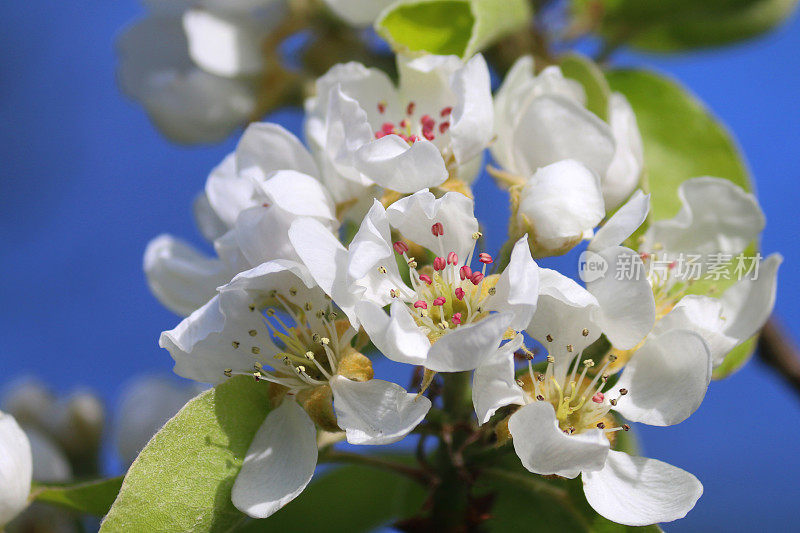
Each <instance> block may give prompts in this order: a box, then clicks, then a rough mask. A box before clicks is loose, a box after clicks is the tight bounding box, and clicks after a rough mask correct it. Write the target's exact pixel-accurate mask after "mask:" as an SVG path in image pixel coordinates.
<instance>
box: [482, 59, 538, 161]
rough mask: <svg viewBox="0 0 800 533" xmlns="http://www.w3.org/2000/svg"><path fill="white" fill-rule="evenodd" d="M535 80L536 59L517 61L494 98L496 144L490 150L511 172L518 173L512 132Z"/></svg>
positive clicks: (491, 145)
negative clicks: (534, 63) (534, 60)
mask: <svg viewBox="0 0 800 533" xmlns="http://www.w3.org/2000/svg"><path fill="white" fill-rule="evenodd" d="M532 81H533V57H531V56H523V57H520V58H519V59H517V60H516V61H515V62H514V65H512V67H511V69H509V71H508V72H507V73H506V76H505V78H504V79H503V84H502V85H500V88H499V89H498V90H497V92H496V93H495V95H494V115H495V121H494V134H495V137H496V138H495V141H494V142H493V143H492V144H490V145H489V151H490V152H491V154H492V157H493V158H494V160H495V161H497V162H498V164H500V166H501V167H502V168H504V169H506V170H509V171H511V172H515V171H516V170H517V168H516V165H515V164H514V159H513V142H512V141H513V139H514V136H513V132H514V127H515V125H516V123H517V120H518V119H519V111H520V107H521V106H522V104H523V103H524V102H527V101H528V99H529V98H525V97H526V96H529V94H530V93H531V91H530V90H528V89H529V88H530V84H531V83H532Z"/></svg>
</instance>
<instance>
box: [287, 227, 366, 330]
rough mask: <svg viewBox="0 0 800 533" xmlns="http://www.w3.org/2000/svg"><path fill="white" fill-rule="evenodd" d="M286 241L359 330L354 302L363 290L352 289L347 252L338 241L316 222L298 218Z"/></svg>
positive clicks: (318, 283)
mask: <svg viewBox="0 0 800 533" xmlns="http://www.w3.org/2000/svg"><path fill="white" fill-rule="evenodd" d="M289 241H290V242H291V243H292V246H293V247H294V249H295V251H296V252H297V255H299V256H300V258H301V260H302V261H303V264H304V265H305V266H306V267H307V268H308V270H309V271H310V272H311V275H312V276H313V277H314V280H315V281H316V282H317V285H319V286H320V288H321V289H322V290H323V291H325V293H326V294H327V295H328V296H330V297H331V299H332V300H333V301H334V302H335V303H336V305H338V306H339V309H341V310H342V311H344V313H345V314H346V315H347V318H348V319H350V324H352V325H353V327H354V328H357V327H358V324H359V322H358V317H357V316H356V313H355V306H356V303H357V302H358V301H359V299H360V297H361V293H362V292H363V288H356V287H353V285H352V284H351V282H350V280H349V278H348V275H347V266H348V253H347V250H346V249H345V247H344V246H342V243H340V242H339V239H337V238H336V236H335V235H334V234H333V233H331V231H330V230H329V229H328V228H326V227H325V226H324V225H323V224H322V223H321V222H319V221H318V220H314V219H312V218H298V219H296V220H295V221H294V222H292V225H291V227H290V228H289Z"/></svg>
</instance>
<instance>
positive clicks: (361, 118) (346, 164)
mask: <svg viewBox="0 0 800 533" xmlns="http://www.w3.org/2000/svg"><path fill="white" fill-rule="evenodd" d="M372 139H373V129H372V127H371V126H370V124H369V119H368V117H367V112H366V111H364V109H363V108H362V107H361V104H360V102H359V101H358V100H355V99H353V98H351V97H350V96H348V95H346V94H344V93H343V92H342V88H341V86H339V85H337V86H334V87H333V88H331V90H330V94H329V96H328V110H327V115H326V122H325V144H324V145H323V146H324V150H325V153H324V157H326V158H327V159H328V161H329V163H330V164H331V166H332V168H333V169H335V171H336V172H337V173H338V175H339V176H341V178H343V179H348V180H352V181H354V182H356V183H360V184H361V185H371V184H372V183H373V179H372V176H371V175H369V174H367V175H364V174H363V173H362V172H361V170H360V168H358V166H357V158H356V155H357V152H358V150H359V149H360V148H362V147H363V146H365V145H367V144H368V143H369V142H370V141H371V140H372ZM398 139H399V137H398ZM407 146H408V145H407V144H406V147H407Z"/></svg>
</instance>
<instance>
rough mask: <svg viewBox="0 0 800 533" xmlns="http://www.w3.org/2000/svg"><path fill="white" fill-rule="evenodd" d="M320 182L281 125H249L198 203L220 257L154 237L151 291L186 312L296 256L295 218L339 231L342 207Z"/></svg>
mask: <svg viewBox="0 0 800 533" xmlns="http://www.w3.org/2000/svg"><path fill="white" fill-rule="evenodd" d="M318 177H319V172H318V170H317V166H316V164H315V162H314V159H313V157H312V155H311V154H310V153H309V152H308V150H307V149H306V148H305V147H304V146H303V144H302V143H301V142H300V140H299V139H297V138H296V137H295V136H294V135H292V134H291V133H290V132H289V131H287V130H285V129H284V128H282V127H281V126H278V125H277V124H270V123H257V124H252V125H250V126H249V127H248V128H247V130H246V131H245V133H244V135H243V136H242V138H241V139H240V141H239V143H238V145H237V147H236V150H235V151H234V152H233V153H231V154H229V155H228V156H227V157H226V158H225V159H224V160H223V161H222V163H220V165H219V166H217V167H216V168H215V169H214V170H213V171H212V172H211V174H210V175H209V177H208V180H207V181H206V187H205V193H204V194H202V195H201V196H199V198H198V200H197V201H196V202H195V218H196V220H197V224H198V226H199V227H200V228H201V229H202V231H203V234H204V235H205V236H206V237H207V238H209V239H210V240H212V241H213V242H214V248H215V249H216V251H217V255H218V257H217V258H211V257H207V256H205V255H204V254H202V253H201V252H199V251H197V250H195V249H194V248H193V247H191V246H190V245H189V244H187V243H185V242H183V241H181V240H179V239H177V238H175V237H172V236H170V235H161V236H159V237H157V238H155V239H154V240H153V241H151V242H150V243H149V244H148V246H147V249H146V250H145V254H144V270H145V274H146V275H147V281H148V284H149V285H150V288H151V290H152V291H153V293H154V294H155V295H156V297H158V299H159V300H160V301H161V302H162V303H163V304H164V305H165V306H167V307H168V308H169V309H171V310H172V311H175V312H176V313H178V314H182V315H188V314H189V313H191V312H192V311H194V310H195V309H197V308H198V307H200V306H201V305H203V304H204V303H206V302H207V301H208V300H209V299H210V298H211V297H213V295H214V293H215V291H216V288H217V287H219V286H220V285H223V284H225V283H227V282H228V281H230V279H231V278H232V277H233V276H234V275H235V274H237V273H238V272H241V271H243V270H247V269H249V268H252V267H253V266H256V265H258V264H260V263H262V262H265V261H269V260H271V259H296V258H297V256H296V255H295V253H294V250H293V248H292V247H291V245H290V244H289V241H288V238H287V237H286V232H287V230H288V228H289V225H290V224H291V222H292V221H293V220H294V219H295V218H297V217H299V216H309V217H314V218H316V219H318V220H320V221H321V222H322V223H323V224H325V225H326V227H330V228H336V227H337V226H338V221H337V219H336V207H335V205H334V203H333V200H332V199H331V197H330V194H329V193H328V191H327V190H326V189H325V187H324V186H323V185H322V184H321V183H320V182H319V179H318Z"/></svg>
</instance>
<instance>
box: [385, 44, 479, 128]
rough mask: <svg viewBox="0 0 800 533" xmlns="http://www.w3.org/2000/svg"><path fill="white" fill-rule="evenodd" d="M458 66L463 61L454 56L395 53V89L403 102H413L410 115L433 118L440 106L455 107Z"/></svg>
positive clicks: (459, 67)
mask: <svg viewBox="0 0 800 533" xmlns="http://www.w3.org/2000/svg"><path fill="white" fill-rule="evenodd" d="M462 68H464V62H463V61H462V60H461V58H459V57H458V56H454V55H449V56H442V55H433V54H424V55H421V56H417V55H412V54H402V53H401V54H398V55H397V71H398V73H399V74H400V84H399V89H398V92H399V95H400V98H401V99H402V103H403V105H405V104H406V103H408V102H414V106H415V110H416V111H415V113H414V117H421V116H422V115H425V114H428V115H430V116H431V117H437V116H438V115H439V112H440V111H441V110H442V108H444V107H446V106H455V105H456V104H457V103H458V102H457V97H456V94H455V93H454V92H453V89H452V83H453V76H454V75H455V74H456V72H458V71H459V70H460V69H462ZM490 127H491V126H490Z"/></svg>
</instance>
